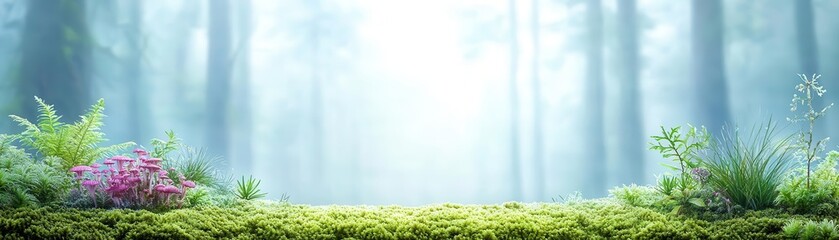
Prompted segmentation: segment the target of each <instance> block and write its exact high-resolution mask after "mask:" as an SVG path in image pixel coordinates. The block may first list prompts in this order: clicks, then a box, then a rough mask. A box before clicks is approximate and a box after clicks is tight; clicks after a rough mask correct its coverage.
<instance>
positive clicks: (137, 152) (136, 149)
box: [134, 148, 149, 155]
mask: <svg viewBox="0 0 839 240" xmlns="http://www.w3.org/2000/svg"><path fill="white" fill-rule="evenodd" d="M134 153H136V154H137V155H145V154H148V153H149V152H146V150H144V149H142V148H135V149H134Z"/></svg>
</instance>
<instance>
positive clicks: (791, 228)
mask: <svg viewBox="0 0 839 240" xmlns="http://www.w3.org/2000/svg"><path fill="white" fill-rule="evenodd" d="M783 232H784V236H786V237H787V238H788V239H808V240H809V239H839V230H837V229H836V222H834V221H833V220H828V219H824V220H822V221H821V222H816V221H813V220H807V221H806V222H805V221H802V220H798V219H793V220H790V221H789V222H787V223H786V224H784V227H783Z"/></svg>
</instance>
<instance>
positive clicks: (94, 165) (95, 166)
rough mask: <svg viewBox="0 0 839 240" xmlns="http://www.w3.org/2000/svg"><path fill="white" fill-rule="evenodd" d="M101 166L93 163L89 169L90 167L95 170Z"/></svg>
mask: <svg viewBox="0 0 839 240" xmlns="http://www.w3.org/2000/svg"><path fill="white" fill-rule="evenodd" d="M101 166H102V165H99V163H93V164H91V165H90V167H91V168H94V169H97V168H99V167H101Z"/></svg>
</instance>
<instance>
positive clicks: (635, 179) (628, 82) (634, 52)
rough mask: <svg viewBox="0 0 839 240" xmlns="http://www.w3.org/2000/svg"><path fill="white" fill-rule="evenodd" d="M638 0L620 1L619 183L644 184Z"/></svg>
mask: <svg viewBox="0 0 839 240" xmlns="http://www.w3.org/2000/svg"><path fill="white" fill-rule="evenodd" d="M636 15H637V14H636V5H635V0H621V1H618V25H619V26H618V38H619V42H618V44H619V45H618V49H619V51H620V53H621V54H620V56H619V57H620V64H621V67H622V72H621V80H622V81H621V82H620V84H619V86H620V88H619V89H620V92H619V97H618V99H619V102H618V104H619V105H620V107H618V109H617V111H618V112H617V119H620V120H619V121H620V122H619V124H620V126H619V128H618V129H620V131H617V134H618V144H617V145H618V153H620V155H621V158H620V160H621V163H619V164H617V166H618V167H619V171H618V172H617V174H615V176H618V177H619V179H618V183H619V184H629V183H636V184H644V152H643V149H644V145H643V143H644V137H643V136H642V129H643V127H644V126H643V124H642V123H641V107H640V104H639V101H640V100H639V96H638V78H639V73H638V71H639V70H640V69H639V67H638V66H639V61H640V59H639V57H638V24H637V23H636V19H638V18H637V16H636Z"/></svg>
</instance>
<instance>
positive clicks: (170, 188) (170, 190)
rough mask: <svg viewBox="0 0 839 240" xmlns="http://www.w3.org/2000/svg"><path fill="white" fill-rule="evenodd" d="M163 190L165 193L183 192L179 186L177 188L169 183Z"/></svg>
mask: <svg viewBox="0 0 839 240" xmlns="http://www.w3.org/2000/svg"><path fill="white" fill-rule="evenodd" d="M161 192H165V193H181V190H178V188H177V187H175V186H172V185H168V186H166V187H163V189H162V191H161Z"/></svg>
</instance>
